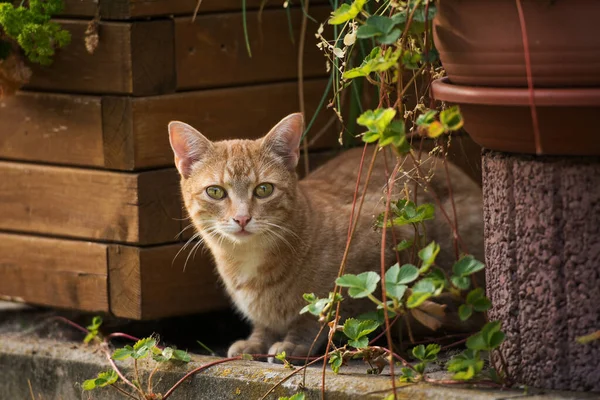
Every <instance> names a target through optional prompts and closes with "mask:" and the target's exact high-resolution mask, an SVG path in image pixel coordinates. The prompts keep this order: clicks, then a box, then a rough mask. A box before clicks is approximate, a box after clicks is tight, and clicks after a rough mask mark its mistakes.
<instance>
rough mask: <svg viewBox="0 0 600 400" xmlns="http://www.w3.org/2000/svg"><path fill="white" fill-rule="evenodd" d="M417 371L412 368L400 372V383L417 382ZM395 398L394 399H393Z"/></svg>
mask: <svg viewBox="0 0 600 400" xmlns="http://www.w3.org/2000/svg"><path fill="white" fill-rule="evenodd" d="M416 378H417V377H416V376H415V371H414V370H413V369H410V368H406V367H404V368H402V369H401V370H400V382H401V383H414V382H416ZM392 398H393V397H392Z"/></svg>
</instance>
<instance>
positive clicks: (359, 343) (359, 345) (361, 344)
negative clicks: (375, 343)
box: [348, 336, 369, 349]
mask: <svg viewBox="0 0 600 400" xmlns="http://www.w3.org/2000/svg"><path fill="white" fill-rule="evenodd" d="M348 345H350V346H352V347H354V348H356V349H364V348H366V347H368V346H369V338H368V337H366V336H364V337H361V338H359V339H356V340H348Z"/></svg>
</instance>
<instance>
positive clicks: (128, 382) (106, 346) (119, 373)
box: [100, 342, 145, 398]
mask: <svg viewBox="0 0 600 400" xmlns="http://www.w3.org/2000/svg"><path fill="white" fill-rule="evenodd" d="M100 346H101V349H102V352H103V353H104V355H105V356H106V359H107V360H108V362H109V363H110V366H111V367H112V369H113V370H114V371H115V372H116V373H117V375H119V378H121V380H122V381H123V382H125V384H127V385H129V386H130V387H131V388H133V389H134V390H135V391H136V392H138V393H140V394H141V395H142V398H144V396H145V394H144V392H143V391H142V390H140V388H138V387H137V386H135V385H134V384H133V383H131V381H130V380H129V379H127V378H125V375H123V373H122V372H121V370H120V369H119V367H117V364H115V362H114V360H113V359H112V357H111V356H110V352H109V351H108V344H106V342H104V343H102V344H101V345H100Z"/></svg>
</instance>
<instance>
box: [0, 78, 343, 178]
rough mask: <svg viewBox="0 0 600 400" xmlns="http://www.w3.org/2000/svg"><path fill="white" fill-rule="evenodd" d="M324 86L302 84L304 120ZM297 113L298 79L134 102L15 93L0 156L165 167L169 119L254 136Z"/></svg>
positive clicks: (224, 135) (216, 135)
mask: <svg viewBox="0 0 600 400" xmlns="http://www.w3.org/2000/svg"><path fill="white" fill-rule="evenodd" d="M326 84H327V81H326V80H321V79H318V80H307V81H306V82H305V97H306V107H307V108H306V110H307V117H308V118H311V117H312V115H313V114H314V111H315V110H316V108H317V105H318V103H319V101H320V99H321V96H322V94H323V91H324V90H325V87H326ZM299 108H300V107H299V105H298V92H297V85H296V83H295V82H288V83H278V84H268V85H259V86H247V87H242V88H230V89H210V90H205V91H193V92H186V93H180V94H174V95H164V96H152V97H139V98H138V97H135V98H132V97H129V96H104V97H99V96H98V97H94V96H79V95H62V94H52V93H39V92H19V93H18V94H17V95H16V96H13V97H9V98H7V99H4V100H1V101H0V119H1V120H2V122H3V123H2V125H0V158H4V159H12V160H26V161H39V162H45V163H54V164H62V165H82V166H89V167H95V168H98V167H99V168H107V169H115V170H124V171H133V170H137V169H145V168H157V167H169V166H172V165H173V154H172V152H171V147H170V146H169V141H168V135H167V124H168V123H169V121H171V120H174V119H179V120H182V121H186V122H188V123H190V124H192V125H194V126H196V127H197V128H198V129H201V130H202V131H203V132H205V133H206V134H207V135H208V136H209V137H210V138H211V139H214V140H220V139H232V138H236V137H239V138H258V137H260V136H262V135H264V134H265V133H266V132H267V131H268V130H269V129H270V128H271V127H272V126H273V125H274V124H275V123H276V122H277V121H278V120H279V119H280V118H282V117H284V116H285V115H287V114H288V113H291V112H295V111H298V110H299ZM232 113H235V115H236V117H235V118H231V114H232ZM331 118H335V116H334V114H333V113H332V112H331V110H327V109H325V110H322V112H321V114H320V116H319V117H318V119H317V121H316V122H315V124H314V125H313V129H312V130H311V132H309V139H311V138H312V137H313V135H314V134H316V133H317V132H318V131H321V130H322V128H323V127H324V126H326V125H327V122H328V121H329V120H330V119H331ZM337 132H338V130H337V128H336V126H335V124H334V125H333V126H331V128H330V129H329V130H327V131H326V134H324V135H322V136H321V138H320V139H319V140H317V141H316V142H315V143H314V145H313V146H311V148H313V149H323V148H332V147H337Z"/></svg>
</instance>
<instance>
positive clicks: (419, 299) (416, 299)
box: [406, 292, 432, 308]
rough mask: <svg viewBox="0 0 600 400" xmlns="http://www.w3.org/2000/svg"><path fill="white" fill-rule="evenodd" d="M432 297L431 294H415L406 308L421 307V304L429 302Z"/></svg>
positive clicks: (411, 296)
mask: <svg viewBox="0 0 600 400" xmlns="http://www.w3.org/2000/svg"><path fill="white" fill-rule="evenodd" d="M431 296H432V295H431V293H423V292H417V293H413V294H411V295H410V296H409V297H408V300H406V307H407V308H416V307H419V306H420V305H421V304H423V302H424V301H425V300H427V299H428V298H430V297H431Z"/></svg>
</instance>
